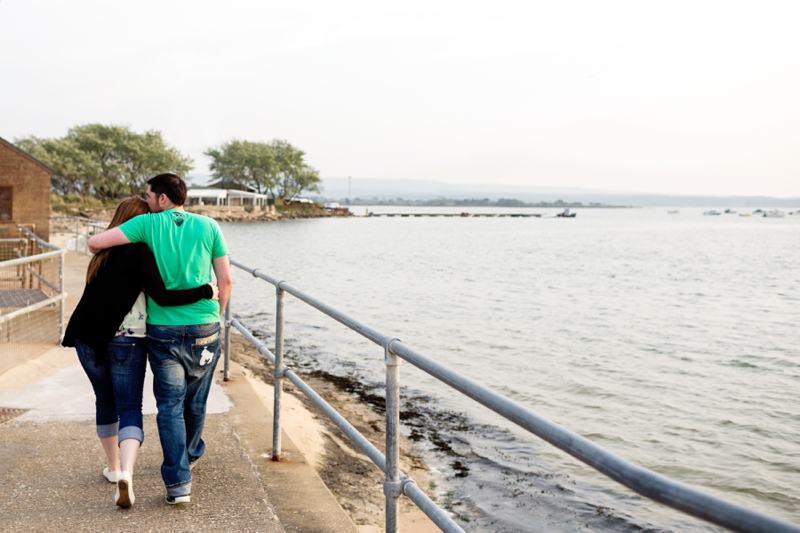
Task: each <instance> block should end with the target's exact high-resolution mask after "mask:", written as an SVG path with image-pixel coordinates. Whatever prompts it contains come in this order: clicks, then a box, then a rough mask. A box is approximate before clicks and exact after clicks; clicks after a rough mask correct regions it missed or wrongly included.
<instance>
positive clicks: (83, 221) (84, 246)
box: [50, 216, 108, 254]
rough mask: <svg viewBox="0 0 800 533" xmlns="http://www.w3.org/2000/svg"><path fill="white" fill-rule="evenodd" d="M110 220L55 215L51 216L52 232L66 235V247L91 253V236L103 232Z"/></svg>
mask: <svg viewBox="0 0 800 533" xmlns="http://www.w3.org/2000/svg"><path fill="white" fill-rule="evenodd" d="M107 227H108V222H103V221H101V220H94V219H91V218H85V217H69V216H53V217H50V234H51V235H53V234H56V235H66V236H67V242H66V244H65V245H64V248H66V249H67V250H74V251H77V252H83V253H85V254H90V252H89V238H90V237H91V236H92V235H96V234H98V233H102V232H104V231H105V230H106V228H107Z"/></svg>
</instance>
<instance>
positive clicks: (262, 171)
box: [205, 139, 322, 198]
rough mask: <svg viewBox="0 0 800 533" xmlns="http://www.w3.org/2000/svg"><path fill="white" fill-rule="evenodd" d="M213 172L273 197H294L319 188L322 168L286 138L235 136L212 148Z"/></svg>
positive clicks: (209, 153) (207, 153)
mask: <svg viewBox="0 0 800 533" xmlns="http://www.w3.org/2000/svg"><path fill="white" fill-rule="evenodd" d="M205 155H207V156H208V157H210V158H211V165H210V166H209V168H210V169H211V172H212V175H213V176H214V177H215V178H218V179H223V180H231V181H233V182H235V183H238V184H240V185H245V186H247V187H252V188H253V189H255V190H256V191H258V192H259V193H262V194H263V193H267V194H269V195H270V196H272V197H273V198H292V197H294V196H297V195H298V194H300V193H301V192H302V191H309V192H320V190H321V189H320V185H321V183H322V180H320V178H319V171H318V170H316V169H314V168H311V167H310V166H308V165H307V164H306V163H305V160H304V158H305V152H303V151H302V150H300V149H298V148H296V147H294V146H292V145H291V144H289V143H288V142H287V141H284V140H274V141H272V142H271V143H263V142H253V141H242V140H238V139H233V140H231V141H228V142H226V143H222V144H221V145H220V146H219V147H215V148H210V149H208V150H206V151H205Z"/></svg>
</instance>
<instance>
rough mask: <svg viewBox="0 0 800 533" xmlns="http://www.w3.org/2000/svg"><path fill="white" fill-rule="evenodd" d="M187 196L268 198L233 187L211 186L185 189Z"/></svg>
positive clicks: (264, 195)
mask: <svg viewBox="0 0 800 533" xmlns="http://www.w3.org/2000/svg"><path fill="white" fill-rule="evenodd" d="M187 196H188V197H189V198H220V199H222V198H269V196H267V195H266V194H259V193H256V192H249V191H239V190H235V189H216V188H212V187H206V188H200V187H193V188H191V189H189V190H188V191H187Z"/></svg>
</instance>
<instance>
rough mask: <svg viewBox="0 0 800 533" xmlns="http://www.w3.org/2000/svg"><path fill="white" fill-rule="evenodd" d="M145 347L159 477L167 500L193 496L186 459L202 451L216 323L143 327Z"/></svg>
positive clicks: (214, 357) (217, 344) (217, 338)
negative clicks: (160, 457)
mask: <svg viewBox="0 0 800 533" xmlns="http://www.w3.org/2000/svg"><path fill="white" fill-rule="evenodd" d="M147 349H148V352H149V358H150V368H151V369H152V370H153V395H154V396H155V397H156V405H157V406H158V416H157V417H156V422H157V424H158V436H159V438H160V439H161V448H162V450H163V452H164V462H163V463H162V465H161V477H162V478H163V479H164V484H165V485H166V486H167V492H168V493H169V494H170V495H172V496H185V495H187V494H191V492H192V474H191V472H190V470H189V461H194V460H196V459H198V458H200V456H201V455H203V452H204V451H205V443H204V442H203V439H202V435H203V426H204V424H205V420H206V400H207V399H208V393H209V391H210V390H211V381H212V379H213V377H214V368H215V367H216V366H217V361H218V360H219V355H220V335H219V324H218V323H215V324H203V325H197V326H155V325H151V324H148V325H147Z"/></svg>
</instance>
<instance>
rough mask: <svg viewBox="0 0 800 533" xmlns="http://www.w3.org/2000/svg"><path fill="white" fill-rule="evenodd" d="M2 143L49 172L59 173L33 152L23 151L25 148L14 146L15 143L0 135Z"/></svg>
mask: <svg viewBox="0 0 800 533" xmlns="http://www.w3.org/2000/svg"><path fill="white" fill-rule="evenodd" d="M0 145H2V146H7V147H8V148H10V149H11V150H12V151H14V152H17V153H18V154H19V155H21V156H22V157H25V158H27V159H29V160H30V161H31V162H32V163H35V164H36V165H38V166H40V167H42V169H44V170H46V171H47V172H49V173H50V174H58V172H56V171H55V170H53V169H52V168H50V167H49V166H47V165H45V164H44V163H42V162H41V161H39V160H38V159H36V158H35V157H33V156H32V155H31V154H29V153H28V152H25V151H23V150H20V149H19V148H17V147H16V146H14V145H13V144H11V143H10V142H8V141H7V140H5V139H3V138H2V137H0Z"/></svg>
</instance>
